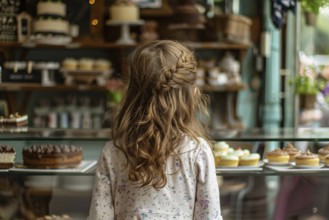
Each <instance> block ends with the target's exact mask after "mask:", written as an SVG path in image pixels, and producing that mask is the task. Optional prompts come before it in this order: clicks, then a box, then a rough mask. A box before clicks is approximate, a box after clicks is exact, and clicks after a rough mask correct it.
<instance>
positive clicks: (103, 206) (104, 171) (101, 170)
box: [88, 147, 114, 220]
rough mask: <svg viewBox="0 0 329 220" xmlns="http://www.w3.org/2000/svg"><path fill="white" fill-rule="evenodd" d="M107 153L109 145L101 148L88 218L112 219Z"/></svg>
mask: <svg viewBox="0 0 329 220" xmlns="http://www.w3.org/2000/svg"><path fill="white" fill-rule="evenodd" d="M107 154H109V147H105V148H104V149H103V151H102V153H101V155H100V158H99V161H98V163H97V169H96V173H95V181H94V187H93V194H92V199H91V205H90V209H89V216H88V220H102V219H104V220H105V219H106V220H109V219H114V205H113V195H112V185H111V184H112V183H111V175H110V169H109V166H110V161H109V160H110V157H109V156H106V155H107Z"/></svg>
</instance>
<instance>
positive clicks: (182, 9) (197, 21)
mask: <svg viewBox="0 0 329 220" xmlns="http://www.w3.org/2000/svg"><path fill="white" fill-rule="evenodd" d="M173 17H174V20H173V24H171V25H170V29H186V28H187V29H200V28H204V23H205V17H204V15H203V14H202V13H200V12H199V10H198V9H197V7H196V5H195V1H194V0H183V1H180V2H179V3H178V4H177V5H176V7H175V8H174V16H173Z"/></svg>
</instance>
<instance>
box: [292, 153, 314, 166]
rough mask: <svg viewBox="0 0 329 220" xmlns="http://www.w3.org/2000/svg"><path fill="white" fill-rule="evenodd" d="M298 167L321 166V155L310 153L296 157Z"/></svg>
mask: <svg viewBox="0 0 329 220" xmlns="http://www.w3.org/2000/svg"><path fill="white" fill-rule="evenodd" d="M295 162H296V165H298V166H319V163H320V159H319V155H317V154H314V153H312V152H310V151H307V152H304V153H300V154H298V155H297V156H296V157H295Z"/></svg>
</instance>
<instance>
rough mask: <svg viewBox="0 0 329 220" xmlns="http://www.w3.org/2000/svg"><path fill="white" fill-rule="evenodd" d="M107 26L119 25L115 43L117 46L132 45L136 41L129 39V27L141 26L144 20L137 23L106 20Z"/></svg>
mask: <svg viewBox="0 0 329 220" xmlns="http://www.w3.org/2000/svg"><path fill="white" fill-rule="evenodd" d="M106 24H107V25H113V26H116V25H120V26H121V33H120V38H119V39H118V40H117V41H116V43H117V44H134V43H136V41H135V40H134V39H132V38H131V37H130V26H131V25H143V24H144V20H137V21H112V20H108V21H107V22H106Z"/></svg>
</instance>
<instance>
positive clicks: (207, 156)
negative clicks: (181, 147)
mask: <svg viewBox="0 0 329 220" xmlns="http://www.w3.org/2000/svg"><path fill="white" fill-rule="evenodd" d="M195 166H196V172H197V187H196V201H195V207H194V219H195V220H201V219H202V220H206V219H207V220H208V219H211V220H215V219H216V220H222V219H223V218H222V215H221V208H220V201H219V189H218V187H219V186H218V182H217V176H216V168H215V162H214V158H213V156H212V152H211V148H210V146H209V145H208V144H207V143H206V142H205V141H204V140H202V141H201V144H200V150H199V153H198V154H197V156H196V161H195Z"/></svg>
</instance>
